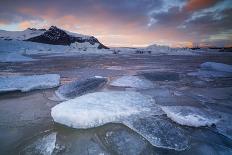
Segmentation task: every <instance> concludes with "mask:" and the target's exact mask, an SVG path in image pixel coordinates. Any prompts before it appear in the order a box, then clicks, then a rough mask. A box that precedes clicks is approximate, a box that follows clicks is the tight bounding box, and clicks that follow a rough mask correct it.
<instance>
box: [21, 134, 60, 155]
mask: <svg viewBox="0 0 232 155" xmlns="http://www.w3.org/2000/svg"><path fill="white" fill-rule="evenodd" d="M56 134H57V133H56V132H53V133H51V134H48V135H45V136H43V137H42V138H38V139H36V140H35V141H33V142H32V143H30V144H29V145H28V146H26V147H25V148H24V149H23V150H22V151H20V154H25V155H31V154H42V155H51V154H52V152H53V150H54V149H55V145H56Z"/></svg>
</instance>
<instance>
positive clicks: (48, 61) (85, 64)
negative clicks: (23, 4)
mask: <svg viewBox="0 0 232 155" xmlns="http://www.w3.org/2000/svg"><path fill="white" fill-rule="evenodd" d="M37 58H38V57H37ZM40 59H41V60H39V61H33V62H25V63H0V75H18V74H23V75H30V74H46V73H57V74H60V75H61V83H62V84H64V83H67V82H70V81H73V80H77V79H84V78H88V77H92V76H96V75H98V76H104V77H108V78H109V80H111V79H112V78H114V77H117V76H122V75H136V74H138V75H141V74H142V72H149V73H152V74H147V75H146V76H147V79H149V80H151V81H153V82H154V84H155V87H154V88H153V89H149V90H137V91H139V92H141V93H142V94H146V95H150V96H152V97H153V98H154V99H155V101H156V103H157V104H158V105H162V106H175V105H179V106H186V105H187V106H193V107H198V108H201V107H202V108H208V109H210V110H212V111H214V112H215V113H219V114H223V118H226V119H225V121H223V122H222V123H220V124H218V127H219V128H220V131H218V129H216V127H215V126H212V127H199V128H194V127H186V126H182V125H178V124H177V123H175V122H173V121H172V120H170V119H169V118H168V117H167V116H166V115H165V114H164V115H161V116H159V121H160V122H167V123H169V124H170V125H173V126H178V128H181V129H182V130H183V131H184V132H185V135H186V137H187V138H188V144H187V148H186V149H185V150H182V151H175V150H173V149H165V148H160V147H156V146H153V145H151V144H150V143H149V142H148V141H147V140H146V139H145V138H143V137H142V136H141V135H140V134H138V133H136V132H134V131H133V130H131V129H130V128H128V127H127V126H125V125H123V124H113V123H109V124H106V125H104V126H100V127H97V128H92V129H86V130H83V129H82V130H80V129H72V128H69V127H65V126H62V125H58V124H56V123H54V122H53V120H52V118H51V116H50V109H51V108H52V107H53V106H55V105H56V104H58V103H59V101H56V100H55V99H54V91H55V90H56V88H55V89H48V90H38V91H32V92H28V93H20V92H12V93H5V94H0V154H126V155H129V154H132V155H135V154H142V155H144V154H194V155H196V154H232V140H231V139H230V138H232V122H231V121H230V120H231V119H232V94H231V92H232V78H220V79H213V80H202V79H199V78H197V77H191V76H188V75H187V73H189V72H192V71H195V70H196V69H197V68H198V66H199V64H201V63H203V62H206V61H216V62H222V63H227V64H232V55H231V54H228V55H224V56H223V55H221V54H220V56H219V55H202V56H150V55H137V56H136V55H133V56H127V55H124V56H118V55H109V56H102V55H101V56H97V55H95V56H94V55H92V56H76V57H49V58H47V57H40ZM157 79H158V80H157ZM102 89H104V90H115V89H119V88H112V87H110V86H108V85H106V86H105V87H104V88H102ZM178 94H181V95H178ZM142 123H144V122H142ZM160 125H162V123H160ZM163 125H164V127H165V124H163ZM144 126H146V124H145V125H144ZM148 126H149V125H148ZM166 130H171V129H169V128H167V129H166ZM160 134H161V135H160V138H161V139H163V140H164V141H166V142H167V143H168V141H171V142H173V141H175V140H176V142H178V143H180V139H178V138H179V137H178V136H176V137H175V136H174V137H167V136H165V135H162V133H160ZM183 143H184V142H183Z"/></svg>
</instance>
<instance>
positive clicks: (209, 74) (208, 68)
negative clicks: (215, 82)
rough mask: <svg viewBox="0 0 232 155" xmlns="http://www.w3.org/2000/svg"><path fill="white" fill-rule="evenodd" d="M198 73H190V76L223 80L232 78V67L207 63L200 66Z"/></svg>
mask: <svg viewBox="0 0 232 155" xmlns="http://www.w3.org/2000/svg"><path fill="white" fill-rule="evenodd" d="M200 67H201V68H200V69H199V70H198V71H197V72H192V73H188V75H190V76H197V77H199V78H222V77H232V65H227V64H223V63H216V62H205V63H202V64H201V65H200Z"/></svg>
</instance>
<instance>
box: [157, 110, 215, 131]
mask: <svg viewBox="0 0 232 155" xmlns="http://www.w3.org/2000/svg"><path fill="white" fill-rule="evenodd" d="M161 108H162V110H163V111H164V112H165V113H166V114H167V116H168V117H169V118H170V119H171V120H173V121H174V122H176V123H179V124H181V125H186V126H193V127H200V126H210V125H212V124H215V123H216V122H217V121H218V120H219V119H218V118H216V117H215V116H213V115H210V113H209V112H208V111H206V110H203V109H200V108H196V107H190V106H163V107H161Z"/></svg>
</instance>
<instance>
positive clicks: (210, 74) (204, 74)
mask: <svg viewBox="0 0 232 155" xmlns="http://www.w3.org/2000/svg"><path fill="white" fill-rule="evenodd" d="M188 75H190V76H197V77H199V78H203V79H204V78H223V77H232V73H230V72H219V71H210V70H198V71H197V72H191V73H188Z"/></svg>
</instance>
